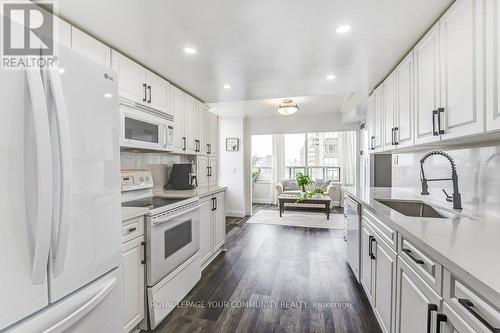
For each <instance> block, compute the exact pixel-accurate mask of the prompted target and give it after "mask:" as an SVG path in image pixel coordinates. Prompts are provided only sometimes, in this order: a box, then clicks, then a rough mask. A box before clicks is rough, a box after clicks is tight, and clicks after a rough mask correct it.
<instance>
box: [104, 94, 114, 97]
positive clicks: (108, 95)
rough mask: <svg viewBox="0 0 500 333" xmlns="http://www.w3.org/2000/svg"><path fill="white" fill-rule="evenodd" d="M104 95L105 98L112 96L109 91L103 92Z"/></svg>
mask: <svg viewBox="0 0 500 333" xmlns="http://www.w3.org/2000/svg"><path fill="white" fill-rule="evenodd" d="M104 97H106V98H112V97H113V94H110V93H105V94H104Z"/></svg>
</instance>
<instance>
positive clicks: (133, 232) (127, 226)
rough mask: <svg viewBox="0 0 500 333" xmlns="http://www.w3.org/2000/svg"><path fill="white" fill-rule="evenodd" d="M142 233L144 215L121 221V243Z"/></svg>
mask: <svg viewBox="0 0 500 333" xmlns="http://www.w3.org/2000/svg"><path fill="white" fill-rule="evenodd" d="M143 234H144V216H139V217H135V218H133V219H130V220H125V221H123V223H122V243H125V242H127V241H129V240H131V239H134V238H136V237H139V236H142V235H143Z"/></svg>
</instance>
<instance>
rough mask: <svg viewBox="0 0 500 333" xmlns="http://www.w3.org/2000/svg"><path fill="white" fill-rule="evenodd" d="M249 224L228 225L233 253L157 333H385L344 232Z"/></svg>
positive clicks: (238, 220) (235, 220) (223, 257)
mask: <svg viewBox="0 0 500 333" xmlns="http://www.w3.org/2000/svg"><path fill="white" fill-rule="evenodd" d="M261 208H265V209H272V208H273V207H270V206H262V205H259V206H255V207H254V211H255V209H257V210H258V209H261ZM247 219H248V218H228V219H227V233H228V234H227V252H225V253H222V254H221V255H219V256H218V257H217V258H216V259H215V260H214V261H213V262H212V264H211V265H209V266H208V267H207V268H206V269H205V271H204V272H203V274H202V278H201V280H200V282H199V283H198V284H197V285H196V286H195V288H194V289H193V290H192V291H191V292H190V293H189V294H188V295H187V296H186V298H185V299H184V300H183V303H182V304H180V306H178V307H177V308H176V309H175V310H174V311H172V312H171V313H170V315H169V316H168V317H167V318H166V320H165V321H164V322H163V323H162V324H161V325H160V327H158V328H157V329H156V332H162V333H169V332H172V333H174V332H175V333H178V332H287V333H289V332H363V333H365V332H366V333H368V332H380V328H379V326H378V324H377V321H376V319H375V316H374V314H373V312H372V310H371V308H370V306H369V304H368V300H367V299H366V297H365V295H364V293H363V292H362V290H361V286H360V285H358V284H357V282H356V279H355V278H354V276H353V274H352V272H351V270H350V268H349V267H348V265H347V263H346V261H345V246H344V240H343V231H341V230H331V229H308V228H297V227H282V226H275V225H263V224H248V223H245V222H246V221H247Z"/></svg>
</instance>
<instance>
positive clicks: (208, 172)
mask: <svg viewBox="0 0 500 333" xmlns="http://www.w3.org/2000/svg"><path fill="white" fill-rule="evenodd" d="M207 177H210V167H207Z"/></svg>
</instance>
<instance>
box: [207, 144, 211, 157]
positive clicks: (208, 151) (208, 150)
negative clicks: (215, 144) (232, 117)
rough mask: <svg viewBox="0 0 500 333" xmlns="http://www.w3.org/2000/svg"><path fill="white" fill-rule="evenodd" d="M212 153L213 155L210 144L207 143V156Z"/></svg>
mask: <svg viewBox="0 0 500 333" xmlns="http://www.w3.org/2000/svg"><path fill="white" fill-rule="evenodd" d="M210 153H211V151H210V144H209V143H207V154H210Z"/></svg>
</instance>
